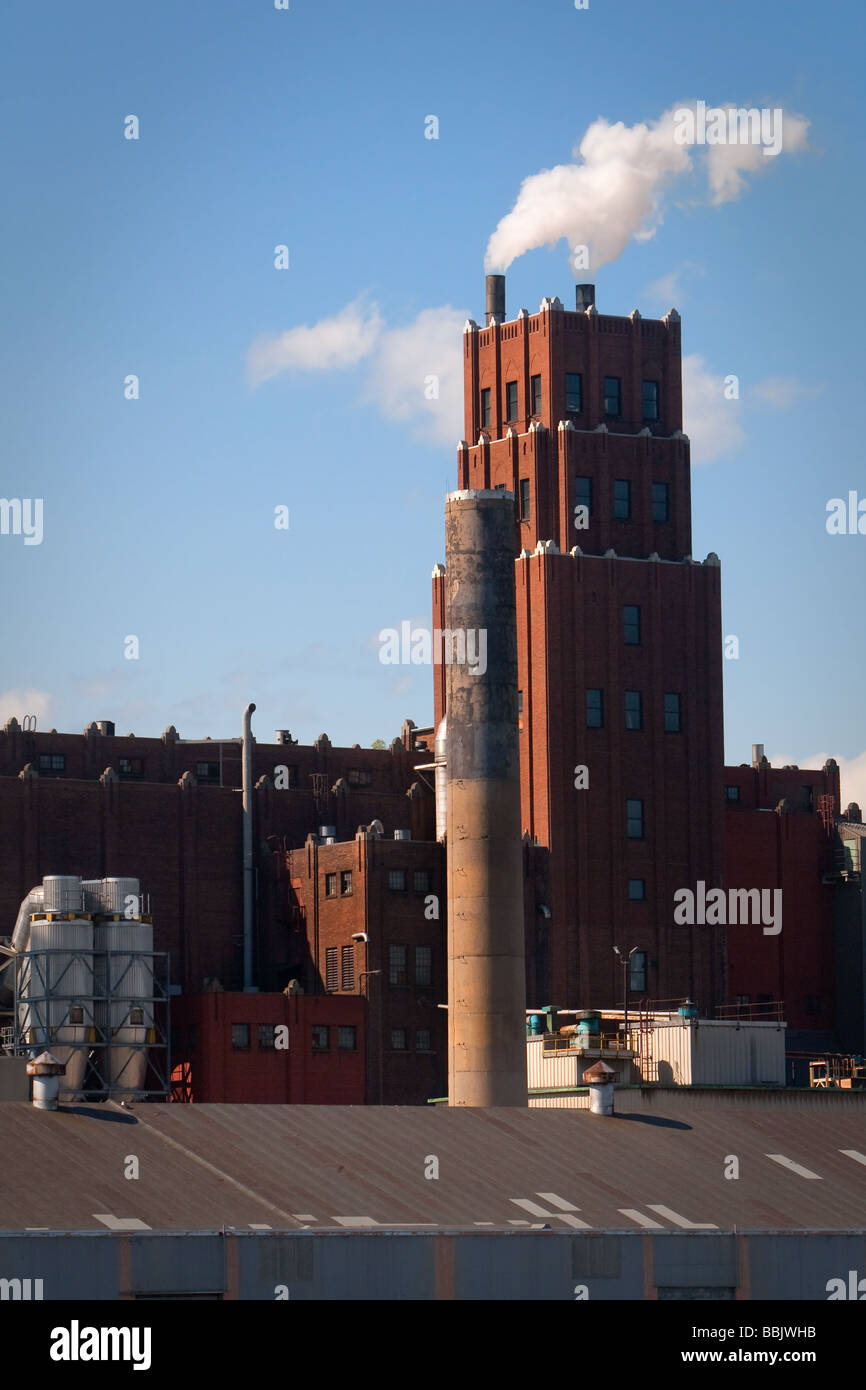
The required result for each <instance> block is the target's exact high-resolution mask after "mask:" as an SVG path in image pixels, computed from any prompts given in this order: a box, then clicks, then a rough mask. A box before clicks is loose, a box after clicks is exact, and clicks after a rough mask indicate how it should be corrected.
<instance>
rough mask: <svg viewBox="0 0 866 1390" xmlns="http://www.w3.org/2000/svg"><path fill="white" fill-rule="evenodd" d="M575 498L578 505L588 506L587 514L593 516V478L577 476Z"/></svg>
mask: <svg viewBox="0 0 866 1390" xmlns="http://www.w3.org/2000/svg"><path fill="white" fill-rule="evenodd" d="M574 500H575V503H576V504H577V506H578V507H586V514H587V516H592V478H575V480H574Z"/></svg>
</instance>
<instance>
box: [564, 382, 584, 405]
mask: <svg viewBox="0 0 866 1390" xmlns="http://www.w3.org/2000/svg"><path fill="white" fill-rule="evenodd" d="M565 408H566V410H567V411H569V413H570V414H571V415H579V414H580V412H581V411H582V410H583V377H582V376H581V375H580V372H566V373H565Z"/></svg>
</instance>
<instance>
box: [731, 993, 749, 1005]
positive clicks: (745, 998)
mask: <svg viewBox="0 0 866 1390" xmlns="http://www.w3.org/2000/svg"><path fill="white" fill-rule="evenodd" d="M751 1002H752V996H751V994H738V995H736V996H735V998H734V1003H735V1004H750V1003H751Z"/></svg>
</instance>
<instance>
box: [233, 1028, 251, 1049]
mask: <svg viewBox="0 0 866 1390" xmlns="http://www.w3.org/2000/svg"><path fill="white" fill-rule="evenodd" d="M249 1050H250V1025H249V1024H248V1023H233V1024H232V1051H233V1052H249Z"/></svg>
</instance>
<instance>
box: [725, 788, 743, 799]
mask: <svg viewBox="0 0 866 1390" xmlns="http://www.w3.org/2000/svg"><path fill="white" fill-rule="evenodd" d="M739 799H740V789H739V787H725V800H726V801H739Z"/></svg>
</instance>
